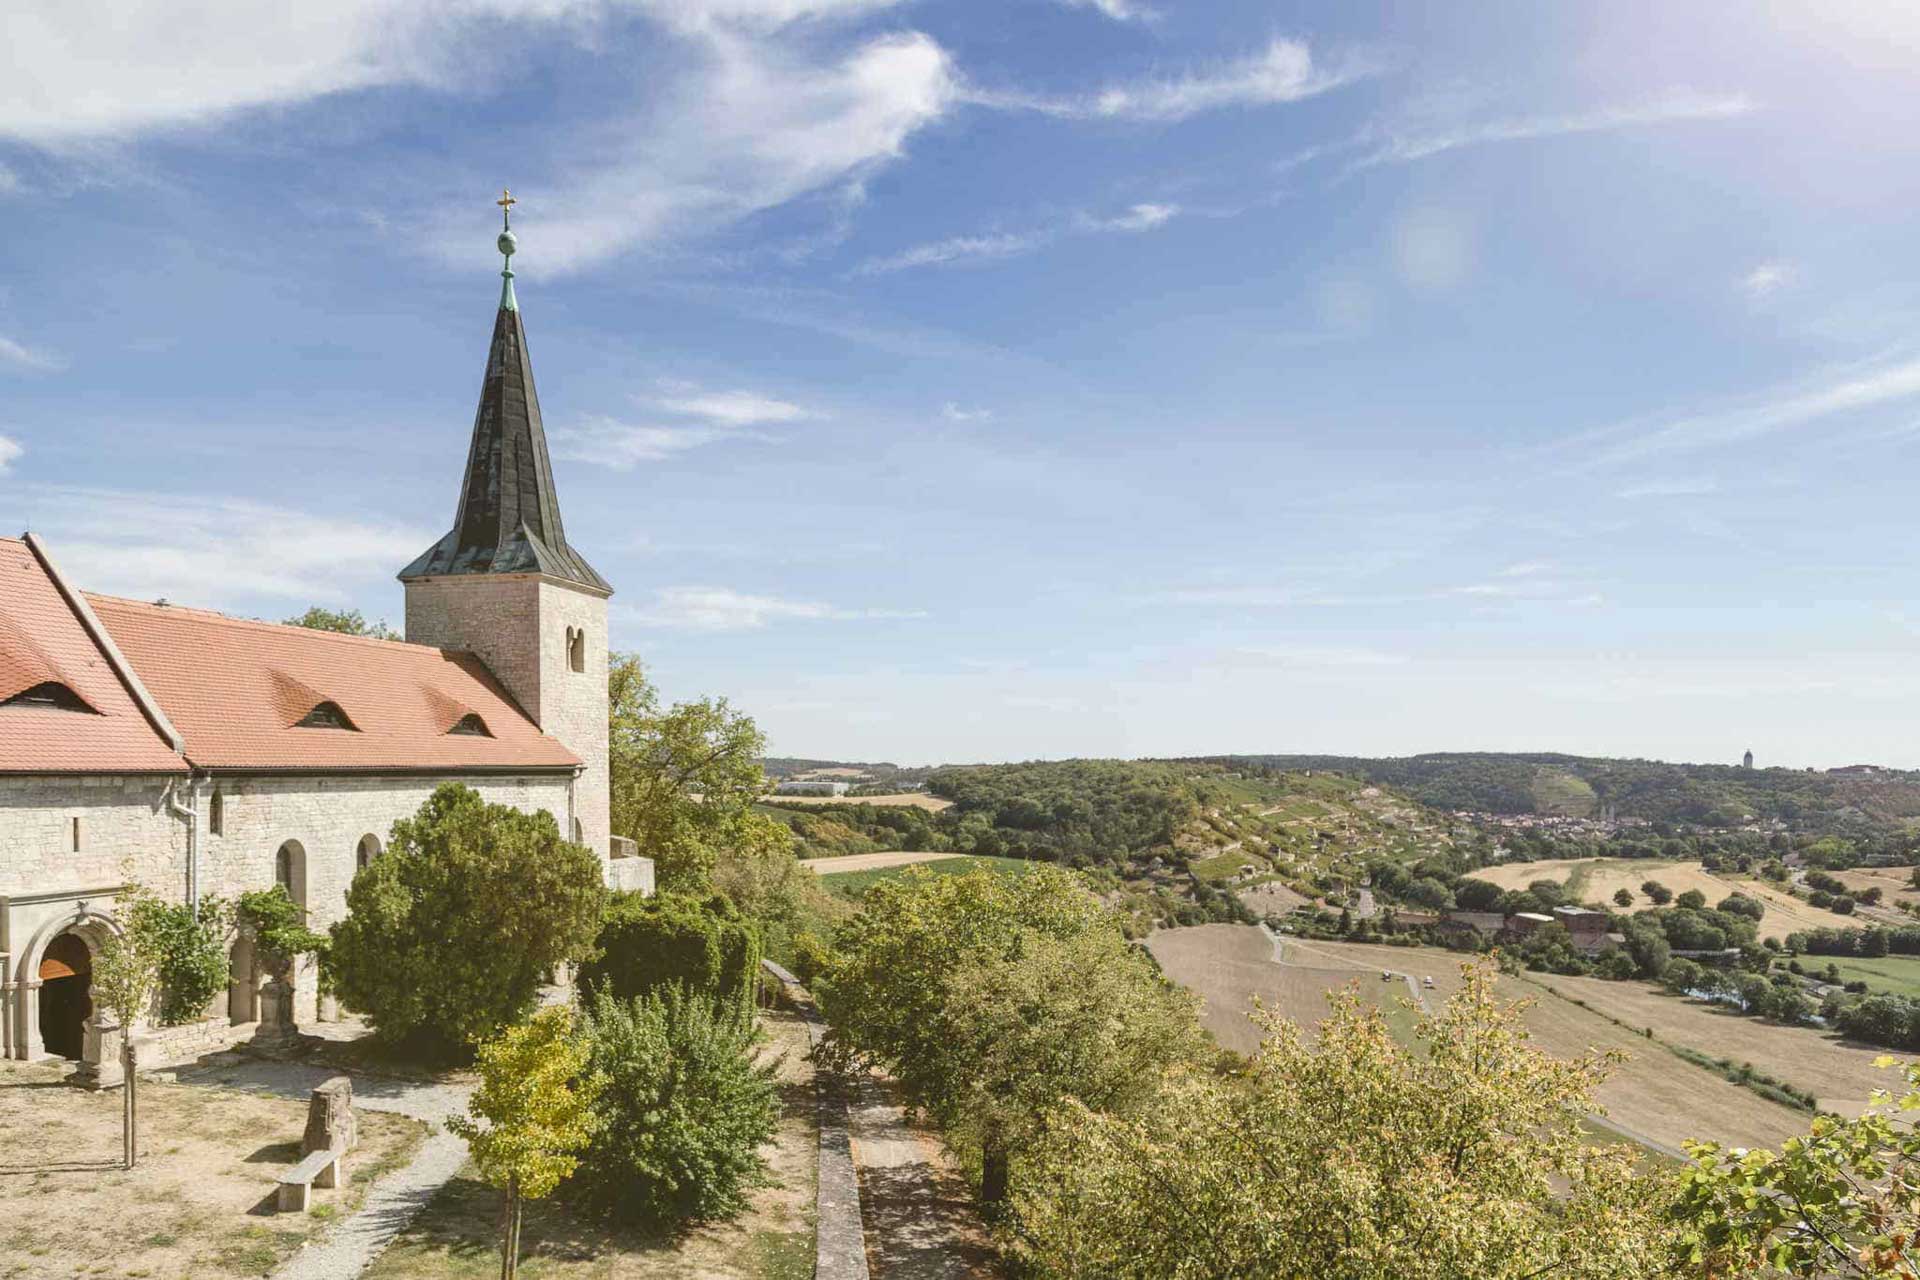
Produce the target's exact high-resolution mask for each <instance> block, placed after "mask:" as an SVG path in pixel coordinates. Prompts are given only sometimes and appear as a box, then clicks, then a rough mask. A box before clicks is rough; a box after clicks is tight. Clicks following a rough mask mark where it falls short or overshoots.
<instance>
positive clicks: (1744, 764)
mask: <svg viewBox="0 0 1920 1280" xmlns="http://www.w3.org/2000/svg"><path fill="white" fill-rule="evenodd" d="M1740 767H1741V768H1742V769H1751V768H1753V752H1751V751H1749V752H1747V754H1746V755H1744V756H1742V757H1740Z"/></svg>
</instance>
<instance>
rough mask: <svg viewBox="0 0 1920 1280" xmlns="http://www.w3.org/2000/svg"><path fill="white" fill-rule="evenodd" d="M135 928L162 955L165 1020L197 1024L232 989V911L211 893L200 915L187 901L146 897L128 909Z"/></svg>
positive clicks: (202, 903)
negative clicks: (229, 953) (215, 1000)
mask: <svg viewBox="0 0 1920 1280" xmlns="http://www.w3.org/2000/svg"><path fill="white" fill-rule="evenodd" d="M126 915H127V919H128V920H129V921H130V923H131V927H132V928H133V929H134V930H135V931H136V932H138V933H139V934H140V935H141V936H142V937H143V938H145V939H147V940H148V941H149V943H150V945H151V946H152V947H153V948H154V949H155V951H156V952H157V953H158V955H159V972H158V977H159V982H160V1021H161V1023H162V1024H164V1025H166V1026H178V1025H179V1024H181V1023H184V1022H194V1021H198V1020H199V1019H200V1018H201V1017H203V1016H205V1014H206V1011H207V1005H208V1004H210V1003H211V1002H212V1000H213V998H214V997H215V996H217V995H218V994H220V992H221V991H223V990H224V989H225V988H226V985H227V947H226V937H227V924H228V921H229V919H230V918H231V916H232V908H231V907H230V906H229V905H228V904H227V902H226V901H225V900H224V899H222V898H220V897H218V896H216V895H214V894H208V895H206V896H205V897H203V898H201V899H200V909H199V911H198V912H197V913H196V912H195V911H194V910H193V909H192V908H191V907H189V906H188V905H187V904H186V903H184V902H183V903H170V902H162V901H160V900H159V899H158V898H152V897H144V896H143V897H141V898H139V899H138V900H137V901H136V902H134V903H133V905H132V906H131V907H130V908H128V910H127V912H126Z"/></svg>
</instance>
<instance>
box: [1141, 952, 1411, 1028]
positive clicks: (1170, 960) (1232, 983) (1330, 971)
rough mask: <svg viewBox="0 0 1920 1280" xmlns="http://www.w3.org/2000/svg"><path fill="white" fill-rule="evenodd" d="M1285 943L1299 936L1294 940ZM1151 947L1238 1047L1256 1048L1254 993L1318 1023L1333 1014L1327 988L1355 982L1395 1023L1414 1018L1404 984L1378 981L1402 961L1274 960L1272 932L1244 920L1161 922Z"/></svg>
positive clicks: (1209, 1023) (1206, 1019) (1211, 1023)
mask: <svg viewBox="0 0 1920 1280" xmlns="http://www.w3.org/2000/svg"><path fill="white" fill-rule="evenodd" d="M1286 945H1287V946H1288V947H1290V948H1291V947H1293V946H1295V945H1296V944H1294V943H1293V942H1292V941H1291V940H1289V941H1288V942H1287V944H1286ZM1147 949H1148V950H1149V951H1151V952H1152V953H1153V958H1154V959H1155V960H1157V961H1159V962H1160V968H1161V969H1162V970H1163V971H1164V972H1165V973H1166V975H1167V976H1168V977H1169V978H1171V979H1173V980H1174V981H1175V982H1178V983H1179V984H1180V985H1181V986H1183V987H1185V988H1187V990H1189V991H1191V992H1193V993H1194V994H1195V995H1197V996H1199V997H1200V998H1201V1000H1203V1001H1205V1002H1206V1008H1205V1011H1204V1012H1203V1014H1202V1015H1201V1021H1202V1022H1203V1023H1204V1024H1205V1025H1206V1028H1207V1030H1208V1031H1210V1032H1212V1033H1213V1038H1214V1039H1215V1040H1218V1041H1219V1042H1220V1043H1221V1044H1222V1045H1224V1046H1226V1047H1227V1048H1229V1049H1232V1050H1234V1051H1236V1052H1238V1053H1247V1054H1251V1053H1253V1052H1255V1051H1256V1050H1258V1049H1259V1047H1260V1029H1259V1027H1257V1026H1255V1025H1254V1023H1253V1022H1252V1021H1251V1019H1249V1018H1248V1016H1247V1015H1248V1014H1250V1013H1251V1012H1252V1011H1253V1001H1254V999H1255V998H1256V997H1257V998H1258V999H1259V1000H1260V1002H1261V1003H1262V1004H1263V1005H1265V1006H1266V1007H1267V1008H1268V1009H1270V1010H1272V1011H1273V1012H1275V1013H1278V1014H1280V1015H1282V1016H1283V1017H1286V1018H1290V1019H1292V1020H1293V1021H1295V1022H1298V1023H1301V1024H1303V1025H1306V1026H1316V1025H1318V1024H1319V1022H1320V1021H1321V1019H1323V1018H1325V1017H1326V1016H1327V996H1328V994H1329V993H1330V992H1334V991H1338V990H1339V989H1340V988H1342V987H1344V986H1347V985H1349V984H1355V985H1357V986H1358V989H1359V991H1360V995H1361V997H1362V998H1363V999H1365V1000H1367V1001H1368V1002H1369V1003H1372V1004H1376V1005H1379V1006H1380V1007H1381V1008H1382V1009H1384V1010H1386V1011H1387V1013H1388V1020H1389V1022H1392V1023H1394V1024H1395V1029H1396V1031H1398V1030H1400V1029H1401V1028H1402V1027H1406V1028H1411V1026H1412V1022H1413V1019H1412V1015H1411V1014H1409V1013H1407V1012H1406V1011H1405V1010H1403V1009H1401V1008H1400V1006H1399V1005H1398V1003H1397V1001H1399V1000H1403V999H1406V998H1408V990H1407V986H1406V984H1405V983H1404V982H1397V981H1396V982H1393V983H1390V984H1383V983H1382V982H1381V981H1380V969H1386V968H1390V969H1400V968H1402V967H1403V966H1401V965H1397V964H1392V965H1390V964H1387V963H1385V962H1384V961H1383V962H1382V963H1381V965H1380V966H1378V967H1377V968H1376V969H1374V971H1373V972H1372V973H1370V974H1369V973H1362V972H1361V971H1360V970H1359V969H1356V968H1355V967H1354V966H1353V965H1351V964H1349V963H1346V962H1344V961H1341V960H1339V959H1332V960H1326V959H1324V958H1321V957H1304V963H1300V964H1275V963H1274V960H1273V943H1272V942H1271V941H1269V940H1268V938H1267V935H1266V934H1264V933H1262V932H1261V931H1260V930H1259V929H1256V928H1254V927H1252V926H1250V925H1243V924H1203V925H1195V926H1193V927H1191V928H1186V929H1161V930H1158V931H1157V932H1155V933H1154V934H1153V936H1151V937H1150V938H1148V939H1147ZM1321 966H1324V967H1321Z"/></svg>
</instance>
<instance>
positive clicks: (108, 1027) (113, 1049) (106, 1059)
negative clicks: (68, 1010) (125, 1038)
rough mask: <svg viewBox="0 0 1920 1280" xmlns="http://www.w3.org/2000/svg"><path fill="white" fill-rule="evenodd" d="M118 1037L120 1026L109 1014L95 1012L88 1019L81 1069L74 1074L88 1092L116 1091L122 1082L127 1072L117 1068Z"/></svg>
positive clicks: (81, 1049) (82, 1047)
mask: <svg viewBox="0 0 1920 1280" xmlns="http://www.w3.org/2000/svg"><path fill="white" fill-rule="evenodd" d="M120 1036H121V1030H120V1026H119V1024H118V1023H116V1022H114V1021H113V1019H112V1015H110V1014H108V1013H105V1012H96V1013H95V1014H94V1015H93V1016H92V1017H91V1018H88V1019H87V1022H86V1038H85V1039H84V1040H83V1041H82V1042H81V1047H80V1066H79V1069H78V1070H77V1071H75V1073H74V1074H75V1076H76V1077H77V1078H78V1079H79V1080H80V1082H81V1083H82V1084H85V1085H86V1086H87V1087H88V1088H89V1089H115V1088H118V1087H119V1086H120V1084H121V1083H122V1081H123V1080H124V1079H125V1077H126V1072H125V1071H123V1070H122V1069H121V1066H120Z"/></svg>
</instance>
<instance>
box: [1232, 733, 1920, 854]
mask: <svg viewBox="0 0 1920 1280" xmlns="http://www.w3.org/2000/svg"><path fill="white" fill-rule="evenodd" d="M1203 761H1204V762H1206V763H1213V764H1221V765H1225V766H1227V767H1233V766H1234V765H1236V764H1238V765H1255V766H1261V767H1265V768H1270V769H1279V770H1289V771H1292V770H1308V769H1310V770H1316V771H1321V770H1324V771H1328V772H1335V773H1344V774H1347V775H1349V776H1352V777H1356V778H1364V779H1366V780H1367V781H1369V782H1374V783H1378V784H1381V785H1385V786H1391V787H1395V788H1398V789H1399V790H1401V791H1403V792H1405V793H1406V794H1407V795H1409V796H1412V797H1413V798H1414V799H1416V800H1418V801H1420V802H1421V803H1423V804H1426V805H1429V806H1432V807H1433V808H1437V809H1451V810H1467V811H1478V812H1482V813H1499V814H1562V815H1566V816H1570V817H1598V816H1602V815H1607V814H1610V815H1611V816H1613V817H1616V818H1644V819H1646V820H1648V821H1651V822H1665V823H1674V824H1690V825H1697V826H1705V827H1736V826H1740V825H1742V824H1744V823H1746V822H1748V821H1750V820H1763V821H1764V820H1768V819H1778V820H1779V821H1781V822H1784V823H1786V824H1787V825H1788V826H1789V827H1791V828H1793V829H1794V830H1796V831H1802V832H1812V833H1818V834H1835V835H1873V834H1889V833H1893V832H1901V831H1910V830H1912V829H1914V828H1915V827H1916V826H1920V773H1913V772H1906V771H1901V770H1896V769H1880V768H1875V767H1871V766H1851V767H1849V768H1846V769H1834V770H1828V771H1825V772H1808V771H1804V770H1794V769H1742V768H1739V767H1737V766H1733V765H1711V764H1668V763H1664V762H1662V761H1658V760H1614V759H1606V758H1601V757H1593V756H1569V755H1556V754H1539V755H1530V754H1499V753H1491V752H1458V753H1455V752H1447V753H1437V754H1433V755H1418V756H1402V757H1368V756H1319V755H1255V756H1209V757H1204V758H1203Z"/></svg>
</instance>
